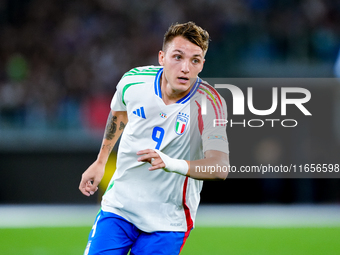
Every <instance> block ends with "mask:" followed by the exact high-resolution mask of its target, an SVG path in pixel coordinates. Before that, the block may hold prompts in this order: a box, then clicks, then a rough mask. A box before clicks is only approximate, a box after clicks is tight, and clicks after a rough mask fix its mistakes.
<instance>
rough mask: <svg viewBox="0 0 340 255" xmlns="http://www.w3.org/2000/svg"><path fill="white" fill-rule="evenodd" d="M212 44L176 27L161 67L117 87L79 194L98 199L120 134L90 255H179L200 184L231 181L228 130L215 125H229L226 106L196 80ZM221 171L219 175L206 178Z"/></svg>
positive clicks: (197, 32) (138, 71)
mask: <svg viewBox="0 0 340 255" xmlns="http://www.w3.org/2000/svg"><path fill="white" fill-rule="evenodd" d="M208 42H209V35H208V32H207V31H205V30H203V29H202V28H201V27H199V26H197V25H195V23H193V22H188V23H184V24H175V25H172V26H170V28H169V29H168V31H167V32H166V33H165V36H164V42H163V48H162V50H161V51H160V52H159V56H158V59H159V63H160V66H145V67H138V68H134V69H132V70H130V71H129V72H127V73H125V75H124V76H123V77H122V79H121V80H120V82H119V83H118V85H117V91H116V93H115V94H114V96H113V99H112V102H111V112H110V114H109V117H108V121H107V126H106V129H105V134H104V138H103V141H102V146H101V149H100V151H99V154H98V157H97V160H96V161H95V162H94V163H93V164H92V165H91V166H90V167H89V168H88V169H87V170H86V171H85V172H84V173H83V175H82V179H81V182H80V186H79V189H80V190H81V192H82V193H83V194H84V195H86V196H90V195H93V194H94V192H96V191H97V189H98V188H97V186H98V184H99V182H100V181H101V179H102V177H103V175H104V169H105V164H106V162H107V160H108V157H109V154H110V153H111V150H112V148H113V147H114V145H115V143H116V142H117V140H118V138H119V137H120V136H121V134H122V137H121V141H120V144H119V148H118V156H117V169H116V171H115V173H114V175H113V177H112V180H111V182H110V184H109V186H108V188H107V191H106V193H105V194H104V196H103V198H102V204H101V205H102V207H101V210H100V211H99V213H98V215H97V217H96V219H95V223H94V225H93V228H92V230H91V232H90V235H89V241H88V244H87V247H86V250H85V254H91V255H93V254H107V255H109V254H110V255H111V254H112V255H116V254H128V252H129V251H130V254H138V255H142V254H169V255H170V254H179V253H180V251H181V249H182V247H183V245H184V243H185V241H186V239H187V237H188V236H189V233H190V231H191V230H192V229H193V227H194V220H195V216H196V212H197V207H198V204H199V200H200V191H201V188H202V180H209V179H215V180H224V179H225V178H226V177H227V174H228V171H227V170H228V166H229V157H228V154H229V147H228V140H227V135H226V126H225V124H224V123H225V121H221V123H219V121H216V120H225V119H226V104H225V101H224V99H223V98H222V97H221V96H220V95H219V94H218V93H217V91H216V90H215V89H214V88H213V87H211V86H210V85H208V84H206V83H205V82H203V81H202V80H201V79H200V78H199V77H198V74H199V73H200V72H201V71H202V68H203V64H204V62H205V59H204V57H205V54H206V52H207V49H208ZM123 130H124V132H123ZM217 165H218V166H220V171H206V170H205V169H207V167H212V166H214V167H215V166H217ZM221 167H223V169H224V171H222V170H221V169H222V168H221Z"/></svg>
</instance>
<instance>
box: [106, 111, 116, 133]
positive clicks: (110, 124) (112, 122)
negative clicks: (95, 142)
mask: <svg viewBox="0 0 340 255" xmlns="http://www.w3.org/2000/svg"><path fill="white" fill-rule="evenodd" d="M116 131H117V116H113V115H112V113H111V112H110V114H109V117H108V118H107V122H106V128H105V136H104V138H105V139H107V140H112V139H113V137H114V136H115V134H116Z"/></svg>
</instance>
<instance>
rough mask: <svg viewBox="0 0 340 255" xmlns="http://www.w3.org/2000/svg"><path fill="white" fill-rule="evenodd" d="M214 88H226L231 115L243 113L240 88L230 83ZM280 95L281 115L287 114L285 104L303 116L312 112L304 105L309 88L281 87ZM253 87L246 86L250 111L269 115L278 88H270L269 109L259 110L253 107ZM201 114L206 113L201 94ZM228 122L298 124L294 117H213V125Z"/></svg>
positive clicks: (204, 102)
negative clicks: (299, 95)
mask: <svg viewBox="0 0 340 255" xmlns="http://www.w3.org/2000/svg"><path fill="white" fill-rule="evenodd" d="M215 88H217V89H228V90H229V91H230V92H231V94H232V98H233V115H245V110H244V108H245V96H244V94H243V92H242V90H241V89H240V88H239V87H237V86H235V85H231V84H215ZM280 89H281V97H280V99H281V100H280V109H281V111H280V114H281V116H286V115H287V105H290V104H291V105H295V106H296V107H297V108H298V109H299V110H300V111H301V112H302V113H303V114H304V115H305V116H311V115H312V114H311V113H310V112H309V111H308V110H307V108H306V107H305V106H304V104H305V103H307V102H308V101H309V100H310V99H311V93H310V91H309V90H307V89H305V88H299V87H281V88H280ZM291 93H294V94H302V95H303V97H302V98H289V94H291ZM253 101H254V100H253V88H252V87H248V88H247V106H248V109H249V111H250V112H251V113H253V114H254V115H257V116H269V115H271V114H273V113H274V112H275V111H276V110H277V108H278V105H279V102H278V101H279V96H278V88H277V87H273V88H272V104H271V107H270V108H269V109H264V110H259V109H256V108H255V107H254V104H253ZM201 114H202V115H206V114H207V99H206V97H204V96H203V95H202V108H201ZM228 122H229V125H230V127H233V126H235V125H242V126H243V127H246V126H248V127H262V126H264V125H265V124H267V125H268V124H269V125H271V127H275V125H276V124H277V123H280V124H281V126H282V127H295V126H297V125H298V122H297V120H295V119H274V118H265V119H262V118H261V119H260V118H257V119H249V120H246V119H243V120H242V121H241V122H235V121H233V119H230V120H229V121H228V120H227V119H214V123H213V125H214V127H215V126H218V125H225V124H227V123H228Z"/></svg>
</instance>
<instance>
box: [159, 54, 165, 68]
mask: <svg viewBox="0 0 340 255" xmlns="http://www.w3.org/2000/svg"><path fill="white" fill-rule="evenodd" d="M164 56H165V52H164V51H161V50H160V51H159V52H158V63H159V64H160V65H161V66H164Z"/></svg>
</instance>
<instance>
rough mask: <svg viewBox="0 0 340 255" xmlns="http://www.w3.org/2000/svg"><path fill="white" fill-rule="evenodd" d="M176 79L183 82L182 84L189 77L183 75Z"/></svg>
mask: <svg viewBox="0 0 340 255" xmlns="http://www.w3.org/2000/svg"><path fill="white" fill-rule="evenodd" d="M177 79H178V80H179V82H180V83H183V84H184V83H187V82H188V81H189V78H188V77H184V76H181V77H178V78H177Z"/></svg>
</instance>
